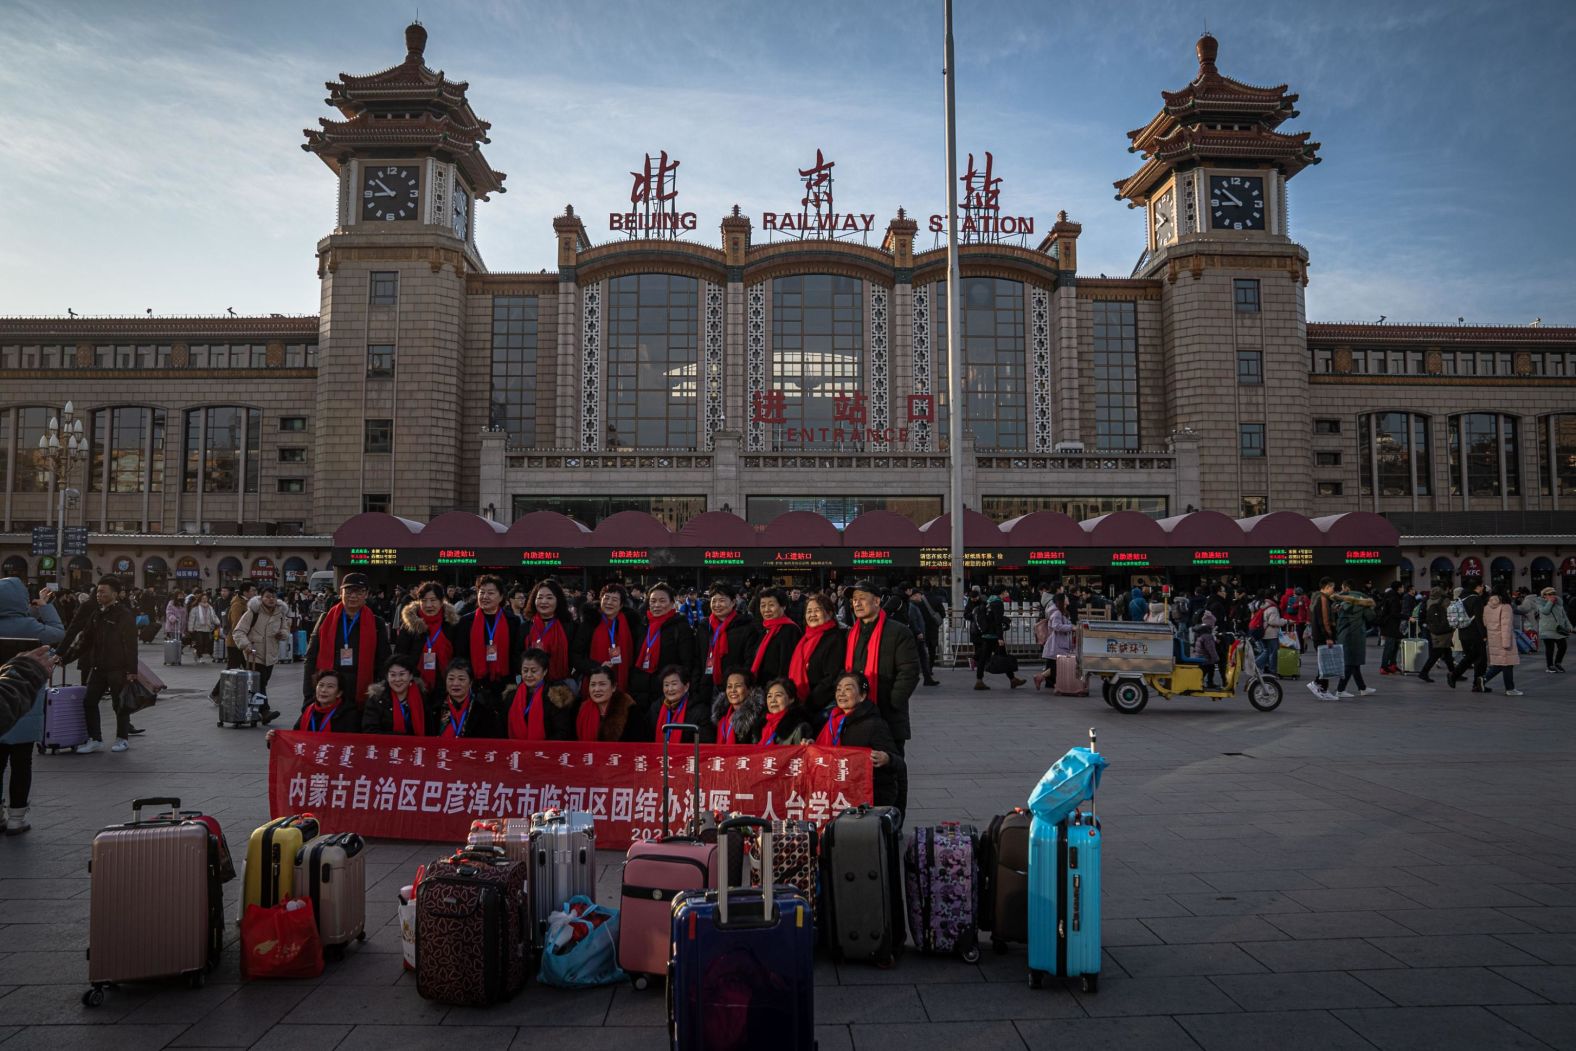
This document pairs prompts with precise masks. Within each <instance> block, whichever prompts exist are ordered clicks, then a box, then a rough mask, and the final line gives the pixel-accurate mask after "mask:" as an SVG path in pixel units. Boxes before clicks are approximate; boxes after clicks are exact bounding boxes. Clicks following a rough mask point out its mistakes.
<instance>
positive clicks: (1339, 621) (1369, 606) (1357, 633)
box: [1335, 591, 1374, 667]
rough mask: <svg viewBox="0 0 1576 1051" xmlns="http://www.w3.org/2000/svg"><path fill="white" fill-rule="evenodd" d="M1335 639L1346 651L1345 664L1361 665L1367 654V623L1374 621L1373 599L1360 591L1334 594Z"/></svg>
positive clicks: (1349, 665)
mask: <svg viewBox="0 0 1576 1051" xmlns="http://www.w3.org/2000/svg"><path fill="white" fill-rule="evenodd" d="M1335 598H1336V602H1335V641H1336V642H1339V643H1340V644H1341V648H1342V649H1344V650H1345V651H1346V666H1347V667H1352V666H1353V665H1361V664H1362V663H1363V662H1364V661H1365V660H1366V659H1367V656H1368V625H1370V624H1372V623H1373V622H1374V600H1373V599H1371V598H1369V597H1368V596H1367V595H1364V594H1363V593H1362V592H1361V591H1342V592H1338V593H1337V594H1336V596H1335Z"/></svg>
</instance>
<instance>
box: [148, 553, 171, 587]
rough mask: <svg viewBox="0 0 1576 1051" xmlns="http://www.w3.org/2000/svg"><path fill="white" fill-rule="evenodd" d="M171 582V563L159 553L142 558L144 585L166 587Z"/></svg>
mask: <svg viewBox="0 0 1576 1051" xmlns="http://www.w3.org/2000/svg"><path fill="white" fill-rule="evenodd" d="M169 582H170V565H169V563H168V562H166V561H164V559H162V558H160V557H159V556H158V555H149V556H148V557H147V558H145V559H143V560H142V586H143V587H148V588H160V589H162V588H164V587H166V586H167V585H168V584H169Z"/></svg>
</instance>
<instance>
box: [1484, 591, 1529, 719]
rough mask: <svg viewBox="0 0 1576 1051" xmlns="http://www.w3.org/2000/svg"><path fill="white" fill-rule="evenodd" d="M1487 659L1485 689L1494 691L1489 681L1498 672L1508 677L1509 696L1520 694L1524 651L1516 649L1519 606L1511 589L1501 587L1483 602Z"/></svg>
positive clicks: (1507, 691) (1507, 688)
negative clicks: (1518, 679)
mask: <svg viewBox="0 0 1576 1051" xmlns="http://www.w3.org/2000/svg"><path fill="white" fill-rule="evenodd" d="M1483 641H1484V653H1483V659H1484V661H1485V662H1486V663H1487V664H1488V671H1487V673H1485V674H1484V676H1483V685H1482V692H1483V693H1492V692H1493V691H1492V690H1490V689H1489V686H1488V684H1489V683H1490V682H1491V681H1492V680H1493V679H1494V677H1495V676H1499V675H1503V676H1504V679H1505V696H1506V697H1520V696H1522V692H1521V691H1520V690H1518V689H1516V665H1518V664H1520V663H1521V653H1520V651H1518V650H1517V649H1516V623H1515V606H1514V604H1513V603H1512V601H1511V598H1510V594H1509V592H1508V591H1507V590H1506V589H1505V588H1503V587H1500V588H1498V589H1496V590H1495V591H1494V593H1493V594H1492V595H1490V596H1489V597H1488V600H1487V601H1486V602H1485V603H1484V604H1483Z"/></svg>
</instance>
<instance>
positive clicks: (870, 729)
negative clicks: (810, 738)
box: [815, 671, 908, 806]
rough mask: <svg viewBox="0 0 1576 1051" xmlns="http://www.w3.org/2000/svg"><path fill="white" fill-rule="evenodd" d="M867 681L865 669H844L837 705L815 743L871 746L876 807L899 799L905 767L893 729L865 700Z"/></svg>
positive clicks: (869, 702)
mask: <svg viewBox="0 0 1576 1051" xmlns="http://www.w3.org/2000/svg"><path fill="white" fill-rule="evenodd" d="M869 692H870V683H869V680H867V679H866V678H865V675H864V672H858V671H845V672H843V674H841V675H839V676H838V677H837V689H836V690H835V691H834V696H835V697H836V699H837V705H836V707H835V708H833V709H832V714H831V717H830V718H829V719H827V721H826V725H825V726H823V727H821V733H820V735H819V736H817V737H816V739H815V743H816V744H818V745H823V746H835V747H842V748H868V749H870V763H871V766H872V767H873V768H874V769H873V770H872V775H873V782H874V783H873V786H872V787H873V788H874V794H873V798H874V802H875V805H876V806H898V799H899V798H900V797H901V796H904V795H907V793H906V791H904V790H905V789H906V788H907V781H908V768H907V766H905V765H904V763H903V755H902V753H900V752H899V751H898V750H897V742H896V741H894V740H893V739H892V731H891V730H890V729H889V728H888V727H887V724H886V720H885V719H883V718H881V713H880V712H879V711H877V710H876V706H875V705H874V704H873V703H872V702H871V701H870V700H869V699H868V695H869Z"/></svg>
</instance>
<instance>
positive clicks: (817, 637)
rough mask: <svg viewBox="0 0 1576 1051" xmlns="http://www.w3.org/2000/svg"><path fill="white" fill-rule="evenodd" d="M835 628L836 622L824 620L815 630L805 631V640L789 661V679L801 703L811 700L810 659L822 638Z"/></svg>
mask: <svg viewBox="0 0 1576 1051" xmlns="http://www.w3.org/2000/svg"><path fill="white" fill-rule="evenodd" d="M834 627H836V622H835V621H830V620H823V621H822V622H821V623H819V624H817V625H816V626H815V627H813V628H806V629H804V638H802V639H800V640H799V645H797V646H795V647H794V648H793V657H792V658H791V659H790V660H789V661H788V678H789V679H790V680H791V681H792V682H793V688H794V689H795V690H797V691H798V693H799V700H800V701H801V702H804V701H808V700H809V699H810V657H811V656H812V655H813V654H814V653H815V648H816V647H817V646H819V645H820V644H821V636H822V635H825V634H826V633H827V632H829V631H831V630H832V628H834Z"/></svg>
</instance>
